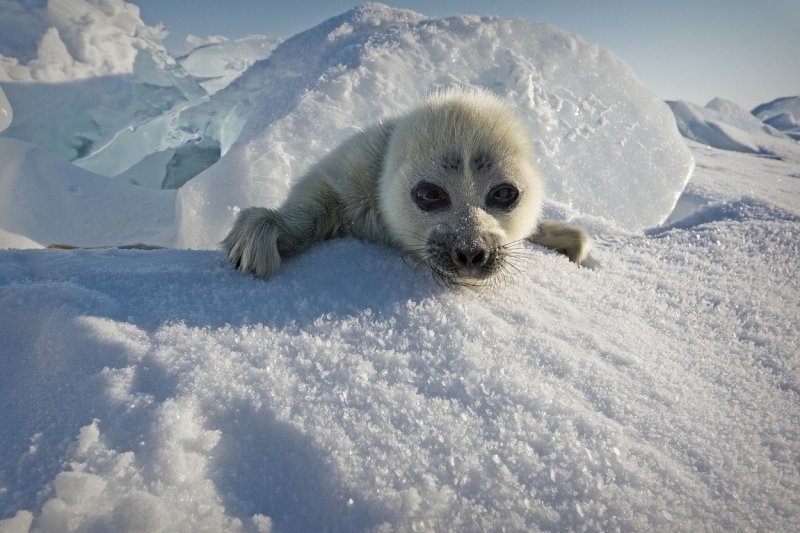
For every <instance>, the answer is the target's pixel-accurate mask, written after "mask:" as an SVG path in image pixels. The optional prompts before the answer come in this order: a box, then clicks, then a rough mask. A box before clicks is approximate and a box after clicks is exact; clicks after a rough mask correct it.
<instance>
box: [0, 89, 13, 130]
mask: <svg viewBox="0 0 800 533" xmlns="http://www.w3.org/2000/svg"><path fill="white" fill-rule="evenodd" d="M13 118H14V111H13V110H12V109H11V104H10V103H9V101H8V98H6V93H5V92H3V88H2V87H0V132H2V131H3V130H5V129H6V128H8V126H9V125H11V121H12V120H13Z"/></svg>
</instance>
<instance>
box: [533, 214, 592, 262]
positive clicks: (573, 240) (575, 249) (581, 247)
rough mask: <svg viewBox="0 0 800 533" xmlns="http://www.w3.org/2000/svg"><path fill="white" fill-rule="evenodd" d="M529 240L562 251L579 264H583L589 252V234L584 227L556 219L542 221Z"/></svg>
mask: <svg viewBox="0 0 800 533" xmlns="http://www.w3.org/2000/svg"><path fill="white" fill-rule="evenodd" d="M528 240H529V241H531V242H532V243H535V244H541V245H542V246H545V247H547V248H550V249H552V250H555V251H557V252H559V253H562V254H564V255H566V256H567V257H569V260H570V261H572V262H573V263H577V264H578V265H583V263H584V261H585V260H586V255H587V254H588V253H589V246H590V245H589V236H588V235H587V234H586V232H585V231H584V230H583V229H581V228H579V227H578V226H572V225H570V224H565V223H564V222H557V221H555V220H543V221H542V222H540V223H539V227H538V228H536V233H534V234H533V235H531V236H530V237H528Z"/></svg>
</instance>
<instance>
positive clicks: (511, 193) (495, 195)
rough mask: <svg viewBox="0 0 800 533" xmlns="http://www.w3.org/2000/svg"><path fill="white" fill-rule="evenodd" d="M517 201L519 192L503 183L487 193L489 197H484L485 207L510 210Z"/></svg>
mask: <svg viewBox="0 0 800 533" xmlns="http://www.w3.org/2000/svg"><path fill="white" fill-rule="evenodd" d="M518 199H519V191H518V190H517V188H516V187H514V186H513V185H509V184H508V183H504V184H502V185H498V186H497V187H495V188H494V189H492V190H491V191H489V195H488V196H487V197H486V206H487V207H498V208H500V209H511V208H512V207H514V206H515V205H516V204H517V200H518Z"/></svg>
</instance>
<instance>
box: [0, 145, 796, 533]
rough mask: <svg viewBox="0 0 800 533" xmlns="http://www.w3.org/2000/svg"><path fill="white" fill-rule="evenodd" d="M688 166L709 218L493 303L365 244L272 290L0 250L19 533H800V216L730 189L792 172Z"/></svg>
mask: <svg viewBox="0 0 800 533" xmlns="http://www.w3.org/2000/svg"><path fill="white" fill-rule="evenodd" d="M695 150H697V151H698V152H697V155H698V163H702V165H703V166H698V170H697V173H696V175H695V178H694V179H693V180H692V183H694V182H695V180H699V181H698V183H699V184H700V185H701V186H702V187H706V188H707V189H705V190H706V191H713V192H714V194H717V195H719V196H718V197H717V201H718V206H717V207H716V208H711V207H710V208H708V209H705V210H704V212H703V214H702V216H696V217H694V218H693V219H692V220H690V221H686V222H685V223H684V224H679V225H674V226H672V227H666V228H662V229H661V231H658V232H653V233H650V234H636V235H633V234H626V233H624V232H620V231H618V230H616V229H609V228H606V231H599V232H598V233H596V234H595V244H596V249H595V252H596V253H597V254H598V255H599V259H600V260H601V261H602V262H603V263H604V264H606V265H607V268H604V269H602V270H590V269H578V268H575V267H574V265H572V264H571V263H569V262H568V261H567V260H566V259H565V258H564V257H562V256H560V255H558V254H556V253H551V252H549V251H542V250H541V249H538V248H536V247H533V246H532V245H526V246H525V248H524V250H521V255H520V257H519V259H520V262H519V263H518V266H519V272H518V273H517V274H515V275H514V276H513V278H511V279H507V280H505V283H500V284H497V285H495V286H491V287H486V288H483V289H464V290H461V291H449V290H442V289H441V288H440V287H439V286H438V285H437V284H436V283H435V282H434V281H433V280H432V279H431V278H430V277H429V276H426V275H425V273H424V272H423V271H415V270H413V269H411V268H409V267H408V266H406V265H405V264H404V263H403V262H402V260H401V258H400V257H399V254H398V253H397V252H396V251H395V250H391V249H389V248H385V247H381V246H374V245H371V244H368V243H363V242H359V241H357V240H354V239H340V240H337V241H330V242H327V243H325V244H323V245H321V246H318V247H315V248H314V249H312V250H310V251H309V252H308V253H306V254H304V255H302V256H299V257H297V258H295V259H293V260H292V261H291V265H287V266H289V267H290V268H286V269H284V270H282V271H281V272H280V273H279V274H278V275H277V276H276V277H275V278H273V279H272V280H271V281H270V282H267V283H265V282H260V281H257V280H253V279H252V278H250V277H249V276H243V275H240V274H239V273H237V272H235V271H233V270H232V269H231V268H230V267H229V266H228V265H226V263H225V259H224V257H223V255H222V254H221V253H219V252H211V251H200V252H197V251H187V250H160V251H153V252H141V251H130V250H102V251H97V250H77V251H72V252H67V251H61V250H44V251H42V250H36V251H12V252H3V253H0V309H2V310H3V312H2V313H0V338H2V339H3V342H2V343H0V391H3V392H2V395H0V449H2V450H3V453H2V454H0V479H2V485H3V489H5V490H2V491H0V519H6V521H3V522H0V530H2V529H8V528H12V527H17V528H20V529H21V530H22V531H27V530H28V528H29V527H31V526H32V528H33V529H34V530H37V529H42V530H45V531H62V530H66V529H69V528H73V529H78V530H88V531H134V530H136V531H141V530H153V529H158V528H161V529H163V530H181V529H189V530H195V529H205V530H210V531H269V530H271V529H274V530H276V531H321V530H341V531H373V530H374V531H393V530H401V531H412V530H422V531H437V530H438V531H486V530H492V531H493V530H512V531H537V530H548V531H552V530H556V531H564V530H584V529H589V530H603V531H606V530H636V531H641V530H666V531H673V530H698V529H710V530H730V529H733V530H739V529H749V528H750V529H754V530H770V531H787V530H791V529H792V528H794V526H795V525H796V517H797V516H798V513H800V501H798V497H797V495H798V494H799V493H800V476H798V472H797V457H798V454H800V434H799V433H798V428H800V402H798V394H800V373H798V369H797V364H796V351H797V346H798V343H800V320H798V316H800V303H799V302H800V272H799V271H798V268H800V267H799V265H800V247H799V245H798V241H797V238H796V234H797V227H798V224H799V222H798V216H799V215H800V205H795V207H794V208H793V209H791V210H789V211H785V210H783V209H781V208H777V207H775V206H773V205H770V204H768V203H764V202H762V201H760V200H757V199H750V200H743V199H741V198H740V197H739V189H738V188H737V189H736V191H732V190H731V188H730V187H729V183H728V180H729V178H728V174H729V170H730V169H742V168H745V169H746V170H747V174H748V176H749V179H750V180H751V182H763V183H762V185H763V186H765V187H771V188H772V189H773V192H774V193H775V194H778V193H779V192H780V190H781V189H782V188H785V187H791V188H793V191H794V198H795V199H796V198H797V197H798V196H797V194H798V192H800V184H795V183H796V182H798V180H791V179H788V173H790V172H797V165H796V164H795V165H794V166H791V165H789V164H788V163H787V162H784V161H777V160H773V159H765V158H758V157H754V156H752V155H746V154H740V153H733V152H723V151H719V150H712V149H707V148H705V147H700V146H699V145H695ZM705 165H708V166H705ZM766 168H769V169H773V168H780V169H782V171H781V172H782V181H781V180H780V179H778V178H780V177H781V176H780V175H778V173H776V175H775V176H773V175H772V174H771V172H772V171H771V170H770V172H769V173H766V174H765V173H764V169H766ZM715 169H722V170H720V171H719V172H718V173H717V171H716V170H715ZM773 178H775V179H773ZM745 185H746V183H745V182H744V180H743V181H742V188H743V189H744V186H745ZM151 192H152V191H151ZM695 192H697V193H698V194H700V193H702V192H703V191H702V190H695ZM0 212H2V210H0ZM353 258H358V260H356V261H354V260H353ZM387 280H391V282H389V283H387ZM765 288H767V289H768V290H765ZM765 487H769V490H765Z"/></svg>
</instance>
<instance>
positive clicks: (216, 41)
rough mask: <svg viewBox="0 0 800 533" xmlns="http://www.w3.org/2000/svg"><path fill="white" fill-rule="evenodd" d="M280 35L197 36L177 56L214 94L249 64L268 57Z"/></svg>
mask: <svg viewBox="0 0 800 533" xmlns="http://www.w3.org/2000/svg"><path fill="white" fill-rule="evenodd" d="M282 40H283V39H282V38H280V37H268V36H266V35H250V36H248V37H243V38H241V39H233V40H229V39H225V38H224V37H219V36H217V37H216V38H212V39H210V40H208V42H206V41H205V40H199V39H197V38H195V39H190V40H189V42H188V43H187V44H195V45H196V46H194V47H193V48H192V49H191V50H190V51H189V52H187V53H186V54H184V55H182V56H180V57H179V58H178V63H180V65H181V66H182V67H183V68H184V69H186V72H188V73H189V74H191V75H192V76H194V77H195V78H198V79H199V80H200V85H201V86H202V87H203V88H204V89H205V90H206V92H207V93H208V94H214V93H216V92H218V91H220V90H221V89H224V88H225V87H227V86H228V85H230V84H231V82H232V81H233V80H235V79H236V78H238V77H239V76H240V75H241V74H242V73H243V72H244V71H245V70H247V69H248V68H250V67H251V66H252V65H253V63H255V62H256V61H259V60H261V59H264V58H266V57H268V56H269V54H270V53H271V52H272V50H274V49H275V47H276V46H278V45H279V44H280V42H281V41H282Z"/></svg>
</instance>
